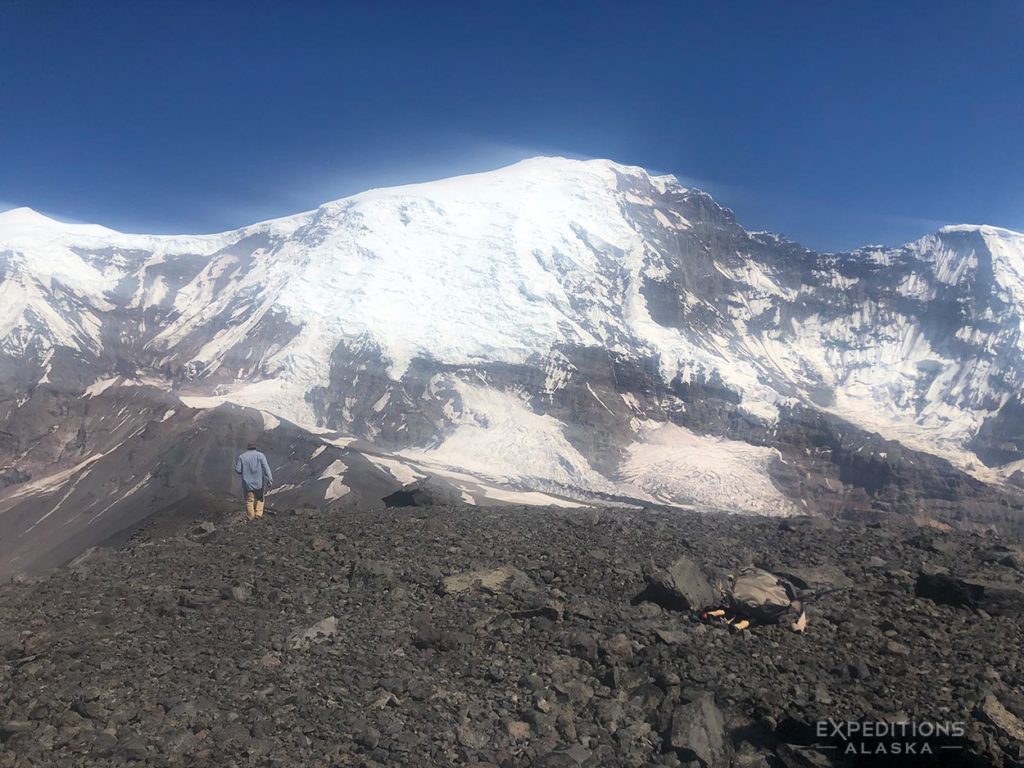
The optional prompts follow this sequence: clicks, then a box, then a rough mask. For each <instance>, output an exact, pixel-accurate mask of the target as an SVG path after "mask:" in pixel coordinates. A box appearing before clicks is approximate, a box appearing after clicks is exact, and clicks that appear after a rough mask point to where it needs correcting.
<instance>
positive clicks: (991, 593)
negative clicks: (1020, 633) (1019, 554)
mask: <svg viewBox="0 0 1024 768" xmlns="http://www.w3.org/2000/svg"><path fill="white" fill-rule="evenodd" d="M914 594H915V595H917V596H918V597H924V598H926V599H928V600H931V601H932V602H935V603H940V604H942V605H952V606H954V607H958V608H972V609H975V610H977V609H982V610H984V611H986V612H988V613H990V614H992V615H993V616H1021V615H1024V585H1022V584H1015V583H1004V582H992V581H986V580H984V579H977V578H963V577H958V576H953V575H952V574H949V573H946V572H944V571H940V570H929V571H922V572H921V573H920V574H919V575H918V577H917V581H916V583H915V585H914Z"/></svg>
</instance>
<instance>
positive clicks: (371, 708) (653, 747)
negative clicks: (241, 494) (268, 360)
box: [0, 507, 1024, 767]
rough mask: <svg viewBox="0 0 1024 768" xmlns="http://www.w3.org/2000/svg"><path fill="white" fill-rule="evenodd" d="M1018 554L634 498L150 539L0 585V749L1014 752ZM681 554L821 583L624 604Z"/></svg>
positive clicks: (778, 756) (149, 752) (368, 759)
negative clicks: (885, 729)
mask: <svg viewBox="0 0 1024 768" xmlns="http://www.w3.org/2000/svg"><path fill="white" fill-rule="evenodd" d="M1022 552H1024V551H1022V550H1021V549H1020V548H1019V546H1018V545H1017V543H1015V542H1010V541H1006V540H1001V539H999V538H998V537H996V536H994V535H978V534H964V533H942V532H938V531H934V530H930V529H911V528H904V527H895V526H894V527H887V526H886V525H884V524H883V525H880V526H876V527H865V526H863V525H859V526H856V525H840V524H830V523H827V522H825V521H821V520H811V519H795V520H786V521H782V522H781V523H780V522H779V521H778V520H768V519H756V518H741V517H701V516H697V515H693V514H684V513H679V512H671V513H670V512H662V511H654V510H648V511H643V512H637V511H627V510H622V511H617V510H601V511H565V510H561V511H559V510H550V509H535V508H515V507H506V508H491V509H480V508H473V507H428V508H422V507H410V508H404V509H389V510H380V509H375V510H370V509H367V510H361V511H345V512H326V511H319V510H300V511H281V512H278V513H272V514H269V515H268V516H267V517H265V518H264V519H263V520H261V521H257V522H254V523H244V522H241V521H237V520H211V521H209V522H206V523H202V524H196V523H190V524H189V528H188V530H186V531H179V532H178V533H176V534H175V535H170V536H167V535H166V531H164V532H162V533H160V534H159V535H158V534H157V533H155V532H153V531H150V532H148V533H147V532H145V531H144V532H142V534H140V535H139V537H138V538H137V539H136V540H134V541H133V542H131V543H129V544H128V545H126V546H125V547H123V548H122V549H120V550H118V551H114V550H98V551H94V552H93V553H91V554H90V555H89V556H88V557H86V558H84V559H81V560H80V561H79V562H78V563H76V564H73V565H72V566H71V567H69V568H68V569H66V570H63V571H59V572H55V573H53V574H52V575H50V576H49V577H48V578H45V579H41V580H37V581H34V582H26V583H15V584H8V585H4V586H2V587H0V621H2V624H0V742H2V744H0V766H3V767H10V766H42V765H54V766H58V765H59V766H85V765H90V766H91V765H133V764H137V765H152V766H193V765H227V766H250V765H252V766H264V765H265V766H339V765H340V766H346V765H353V766H399V765H402V766H404V765H416V766H420V765H422V766H448V765H470V764H476V765H478V766H492V765H498V766H503V767H504V766H516V767H518V766H529V765H540V766H569V767H572V766H619V765H621V766H678V765H697V766H729V765H735V766H773V765H784V766H828V765H846V764H865V765H868V764H870V765H875V764H880V763H882V762H884V759H883V758H882V757H880V756H879V754H877V753H876V754H872V755H870V756H869V755H866V754H864V753H866V752H867V751H870V750H877V749H878V745H879V744H883V746H884V748H885V750H886V755H887V758H888V759H889V760H890V762H895V763H896V764H900V765H902V764H912V763H916V764H935V763H940V762H941V763H942V764H945V765H1007V766H1010V765H1022V764H1024V752H1022V742H1021V739H1024V724H1022V721H1021V718H1024V695H1022V691H1024V688H1022V686H1024V666H1022V657H1021V647H1022V646H1021V642H1022V638H1024V632H1022V629H1024V589H1022V587H1021V583H1022V580H1024V574H1022V569H1024V556H1022ZM680 557H685V558H688V559H689V561H691V562H692V563H694V564H696V565H698V566H699V568H700V569H701V570H702V571H703V572H704V574H705V575H706V576H707V579H708V583H710V584H712V585H715V584H717V583H720V581H721V580H722V577H723V576H725V575H727V574H728V573H732V572H735V571H736V570H737V569H738V568H740V567H742V566H744V565H748V564H750V563H755V564H757V565H759V566H761V567H764V568H767V569H769V570H772V571H773V572H776V573H786V574H789V576H790V578H791V579H792V580H793V581H795V582H799V583H800V584H803V585H804V586H805V587H806V588H807V590H808V591H810V592H812V593H813V594H816V595H817V597H816V598H815V599H812V600H811V601H809V602H808V603H807V612H808V618H809V622H808V625H807V628H806V631H805V632H803V633H802V634H801V633H798V632H794V631H793V630H792V629H791V627H790V624H789V622H787V623H785V624H783V625H772V626H756V627H754V628H752V629H750V630H744V631H735V630H732V629H730V628H729V627H728V626H727V625H725V624H709V623H706V622H703V621H701V619H700V615H699V611H695V610H687V609H686V608H685V602H686V598H687V590H688V585H686V584H678V585H676V586H678V587H679V592H680V594H679V595H677V596H676V597H677V598H679V599H678V600H675V601H673V600H670V599H667V598H665V596H664V594H662V598H661V599H659V601H660V602H661V603H662V604H663V605H659V604H658V602H649V601H645V600H637V599H636V598H637V596H638V595H639V594H641V593H643V592H644V590H645V588H646V584H647V580H649V579H650V578H653V577H656V576H657V574H658V573H659V571H657V570H656V569H653V570H652V566H661V567H663V568H670V567H671V565H672V563H674V562H675V563H678V562H679V560H678V559H679V558H680ZM660 573H661V576H662V577H663V576H664V574H665V571H662V572H660ZM647 594H648V595H652V592H651V591H650V590H648V592H647ZM655 599H658V598H657V596H655ZM664 606H671V607H664ZM828 719H831V720H833V721H837V722H841V721H846V720H855V721H858V722H886V723H893V722H899V721H907V720H911V721H915V722H917V723H922V722H938V723H946V722H950V721H953V722H962V723H963V725H962V729H963V734H962V736H957V737H956V738H952V737H950V738H947V739H945V740H938V739H933V740H931V741H930V742H929V743H930V745H931V748H932V750H933V751H932V752H931V753H930V754H929V752H928V750H927V749H926V748H925V747H924V746H923V744H924V743H925V741H927V740H924V741H922V740H921V739H918V740H917V741H915V742H914V743H915V745H916V746H914V748H913V750H908V749H907V748H906V747H904V749H903V752H904V754H900V755H897V756H894V755H893V754H892V746H891V744H889V743H888V741H887V740H886V739H880V740H879V739H875V740H871V741H863V740H862V741H857V740H850V739H848V738H845V737H841V736H837V735H836V734H835V733H830V734H829V735H828V736H826V737H823V736H822V735H821V733H819V732H818V730H817V729H818V727H819V726H818V725H817V723H818V722H819V721H824V720H828ZM900 741H901V742H907V741H908V739H900ZM851 744H853V745H854V746H855V748H856V754H853V753H851V748H850V745H851ZM886 745H887V746H886ZM944 747H945V749H943V748H944ZM921 750H924V754H918V752H920V751H921ZM907 751H910V752H911V754H910V755H909V756H908V755H907V754H905V753H906V752H907Z"/></svg>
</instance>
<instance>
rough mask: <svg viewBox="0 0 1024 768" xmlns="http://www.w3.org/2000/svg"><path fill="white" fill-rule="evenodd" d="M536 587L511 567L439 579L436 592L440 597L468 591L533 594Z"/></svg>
mask: <svg viewBox="0 0 1024 768" xmlns="http://www.w3.org/2000/svg"><path fill="white" fill-rule="evenodd" d="M536 588H537V587H536V585H535V584H534V583H533V580H532V579H530V577H529V576H527V575H526V574H525V573H523V572H522V571H520V570H519V569H518V568H515V567H513V566H511V565H503V566H500V567H499V568H490V569H487V570H482V571H464V572H463V573H455V574H452V575H451V576H445V577H444V578H443V579H441V583H440V585H439V586H438V591H439V592H440V593H441V594H442V595H457V594H459V593H462V592H467V591H469V590H480V591H482V592H487V593H490V594H492V595H497V594H502V593H509V594H518V593H523V592H533V591H535V590H536Z"/></svg>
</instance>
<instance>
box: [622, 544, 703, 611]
mask: <svg viewBox="0 0 1024 768" xmlns="http://www.w3.org/2000/svg"><path fill="white" fill-rule="evenodd" d="M644 579H645V580H646V582H647V586H646V588H645V589H644V591H643V592H641V593H640V594H639V595H637V597H636V598H635V599H634V602H641V601H644V600H648V601H650V602H652V603H656V604H657V605H660V606H661V607H662V608H668V609H670V610H674V611H695V610H699V609H700V608H704V607H706V606H709V605H712V604H713V603H714V602H715V592H714V590H713V589H712V587H711V583H710V582H709V581H708V578H707V576H705V575H704V572H703V571H702V570H701V569H700V567H699V566H698V565H697V564H696V563H694V562H693V561H692V560H690V559H689V558H687V557H679V558H676V560H675V561H673V563H672V564H671V565H670V566H669V567H668V568H658V567H649V568H647V569H646V570H645V571H644Z"/></svg>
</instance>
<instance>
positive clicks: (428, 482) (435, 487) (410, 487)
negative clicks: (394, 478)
mask: <svg viewBox="0 0 1024 768" xmlns="http://www.w3.org/2000/svg"><path fill="white" fill-rule="evenodd" d="M382 501H383V502H384V504H385V505H386V506H388V507H443V506H451V505H454V504H461V503H463V500H462V492H461V491H459V489H458V488H456V487H455V486H453V485H449V484H448V483H446V482H443V481H441V480H438V479H436V478H432V477H425V478H423V479H422V480H416V481H414V482H411V483H409V484H407V485H404V486H402V488H401V489H400V490H397V491H395V492H394V493H391V494H389V495H387V496H385V497H384V498H383V499H382Z"/></svg>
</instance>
